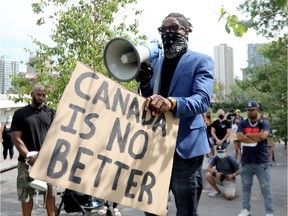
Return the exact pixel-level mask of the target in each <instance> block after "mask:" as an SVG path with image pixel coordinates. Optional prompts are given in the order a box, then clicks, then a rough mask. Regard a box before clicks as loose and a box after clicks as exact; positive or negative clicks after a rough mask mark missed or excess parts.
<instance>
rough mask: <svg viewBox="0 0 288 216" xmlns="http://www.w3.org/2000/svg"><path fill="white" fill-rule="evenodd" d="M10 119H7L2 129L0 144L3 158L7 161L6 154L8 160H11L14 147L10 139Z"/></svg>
mask: <svg viewBox="0 0 288 216" xmlns="http://www.w3.org/2000/svg"><path fill="white" fill-rule="evenodd" d="M11 120H12V118H11V117H7V120H6V123H5V124H4V126H3V128H2V140H3V141H2V144H3V158H4V160H6V159H7V156H8V152H9V157H10V160H11V159H13V155H14V145H13V142H12V138H11Z"/></svg>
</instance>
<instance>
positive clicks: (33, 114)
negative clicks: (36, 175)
mask: <svg viewBox="0 0 288 216" xmlns="http://www.w3.org/2000/svg"><path fill="white" fill-rule="evenodd" d="M31 98H32V103H31V104H29V105H27V106H25V107H22V108H20V109H18V110H16V111H15V113H14V115H13V120H12V126H11V136H12V140H13V143H14V145H15V146H16V148H17V150H18V151H19V157H18V166H17V168H18V176H17V193H18V200H19V201H20V202H21V205H22V213H23V215H31V212H32V209H33V196H34V193H35V189H33V188H31V187H30V185H29V183H30V182H32V181H33V179H32V178H30V177H29V171H28V168H29V166H33V164H34V163H35V161H36V159H37V155H32V156H30V155H31V153H32V152H38V151H40V149H41V146H42V144H43V142H44V139H45V136H46V134H47V131H48V129H49V127H50V125H51V123H52V120H53V117H54V110H52V109H50V108H48V107H47V106H45V105H44V104H43V103H44V101H45V99H46V90H45V87H44V86H42V85H39V84H36V85H35V86H34V88H33V90H32V92H31ZM46 197H47V198H46V210H47V214H48V216H55V191H54V188H53V187H52V185H50V184H48V192H47V196H46Z"/></svg>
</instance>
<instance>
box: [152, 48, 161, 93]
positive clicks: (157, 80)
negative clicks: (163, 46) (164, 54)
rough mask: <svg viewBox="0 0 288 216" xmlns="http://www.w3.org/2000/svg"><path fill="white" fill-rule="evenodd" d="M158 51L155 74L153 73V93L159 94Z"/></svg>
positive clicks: (159, 66)
mask: <svg viewBox="0 0 288 216" xmlns="http://www.w3.org/2000/svg"><path fill="white" fill-rule="evenodd" d="M160 58H161V56H160V52H159V57H158V61H159V62H158V66H157V70H156V74H155V79H154V86H153V94H159V78H160V68H161V65H160V62H161V61H160Z"/></svg>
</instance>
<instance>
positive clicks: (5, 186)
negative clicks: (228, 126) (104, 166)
mask: <svg viewBox="0 0 288 216" xmlns="http://www.w3.org/2000/svg"><path fill="white" fill-rule="evenodd" d="M274 150H275V159H276V161H275V162H273V164H272V168H271V181H272V192H273V202H274V216H286V215H287V205H288V204H287V150H286V149H284V144H277V145H276V146H275V149H274ZM0 151H1V153H2V145H1V147H0ZM228 152H229V153H230V154H233V145H229V146H228ZM17 156H18V152H17V150H16V149H15V157H14V159H12V160H9V159H8V160H5V161H3V156H2V154H1V157H0V158H1V163H0V165H1V176H0V180H1V206H0V207H1V212H0V215H1V216H20V215H22V214H21V206H20V203H19V201H17V194H16V176H17V170H16V169H15V167H16V164H17ZM207 164H208V159H207V158H205V160H204V164H203V173H205V170H206V168H207ZM60 191H61V189H59V192H60ZM211 191H212V189H211V187H210V186H209V185H208V184H207V182H206V181H205V180H204V190H203V193H202V196H201V200H200V204H199V215H200V216H237V215H238V214H239V212H240V211H241V209H242V207H241V199H242V194H241V179H240V177H239V176H238V177H237V192H236V198H235V199H234V200H232V201H227V200H225V199H224V197H217V198H211V197H209V196H208V193H210V192H211ZM60 201H61V196H60V195H58V196H57V201H56V204H57V206H59V204H60ZM39 204H40V205H42V204H43V196H42V195H41V196H39ZM168 206H169V216H175V215H176V208H175V205H174V198H173V195H171V200H170V201H169V202H168ZM251 206H252V208H251V214H252V215H253V216H265V211H264V202H263V198H262V195H261V193H260V190H259V185H258V181H257V179H256V178H254V184H253V187H252V197H251ZM119 209H120V211H121V213H122V216H137V215H144V214H143V213H142V212H141V211H139V210H136V209H132V208H129V207H126V206H121V205H120V206H119ZM39 215H46V213H45V210H44V209H43V208H42V207H37V205H34V209H33V216H39ZM60 215H63V216H64V215H81V214H80V213H70V214H68V213H66V212H65V211H64V210H62V211H61V214H60ZM89 215H98V214H97V212H93V213H91V214H89Z"/></svg>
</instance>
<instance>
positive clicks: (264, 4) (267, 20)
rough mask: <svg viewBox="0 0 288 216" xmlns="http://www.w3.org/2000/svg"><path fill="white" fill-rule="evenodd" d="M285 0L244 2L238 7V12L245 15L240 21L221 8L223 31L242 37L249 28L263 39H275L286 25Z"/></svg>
mask: <svg viewBox="0 0 288 216" xmlns="http://www.w3.org/2000/svg"><path fill="white" fill-rule="evenodd" d="M287 4H288V3H287V0H268V1H258V0H252V1H251V0H245V1H244V3H242V4H240V5H239V6H238V8H237V9H238V11H240V12H242V13H245V14H247V19H245V20H241V19H239V18H238V16H236V15H235V14H232V15H230V14H229V12H228V11H227V10H226V9H225V7H222V8H221V9H220V17H219V20H221V19H226V24H225V30H226V31H227V32H228V33H230V32H231V29H232V30H233V32H234V34H235V35H236V36H237V37H242V36H243V35H244V34H245V33H246V32H247V31H248V29H249V28H252V29H254V30H256V32H257V33H258V34H261V35H263V36H264V37H270V38H271V37H272V38H273V37H275V36H276V35H275V34H276V33H277V34H281V31H282V30H283V29H285V28H286V25H287Z"/></svg>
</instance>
